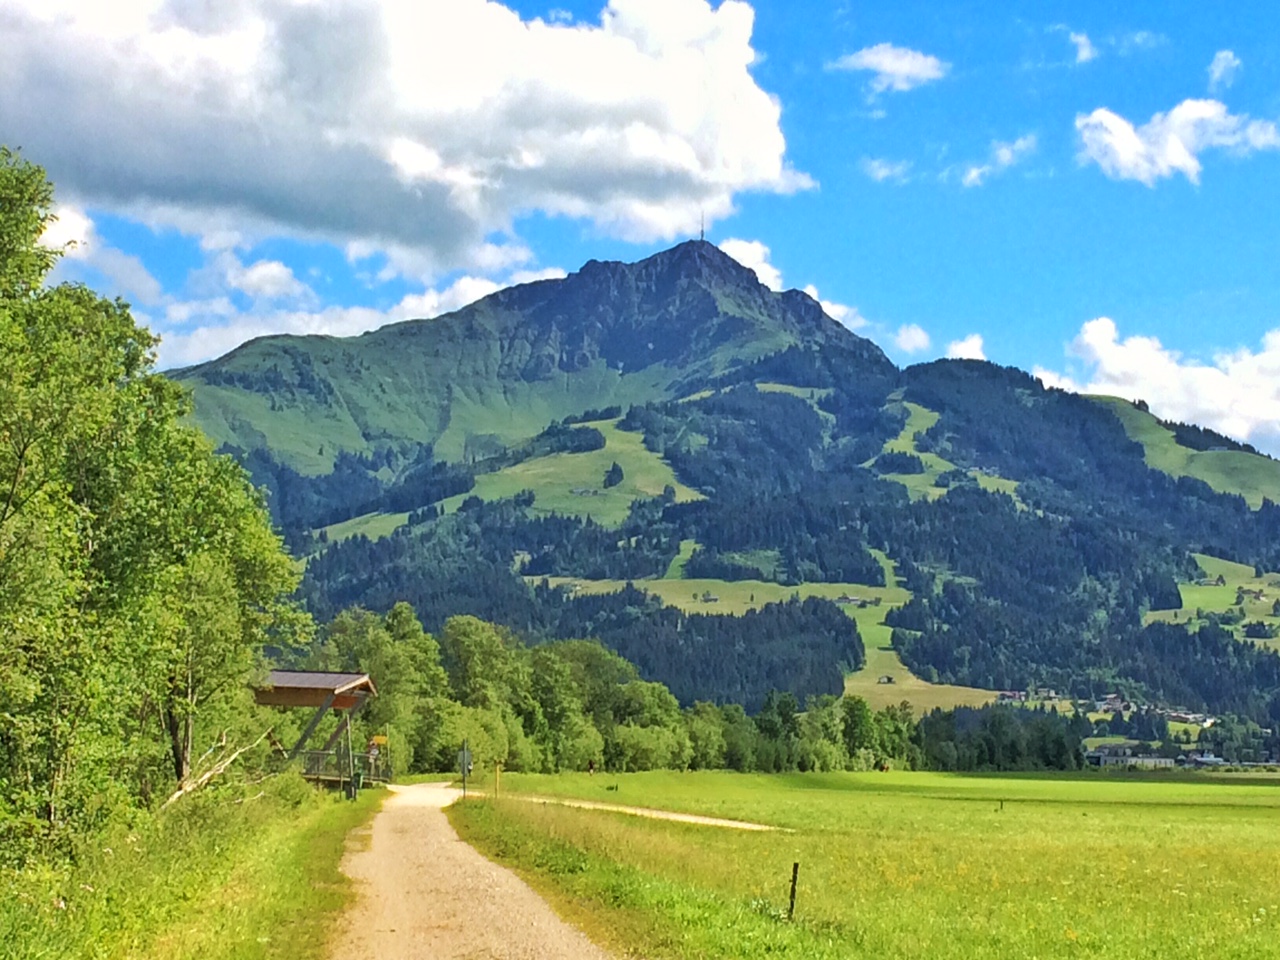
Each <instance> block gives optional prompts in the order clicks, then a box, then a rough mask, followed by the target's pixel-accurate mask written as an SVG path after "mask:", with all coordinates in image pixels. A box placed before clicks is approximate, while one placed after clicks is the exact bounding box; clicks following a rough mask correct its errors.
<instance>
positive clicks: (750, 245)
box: [720, 237, 782, 293]
mask: <svg viewBox="0 0 1280 960" xmlns="http://www.w3.org/2000/svg"><path fill="white" fill-rule="evenodd" d="M720 249H721V250H723V251H724V252H725V253H727V254H728V255H729V256H731V257H733V259H735V260H737V261H738V262H739V263H740V264H742V265H743V266H744V267H746V268H747V269H748V270H754V271H755V274H756V277H757V279H759V281H760V282H761V283H763V284H764V285H765V286H766V287H768V288H769V289H770V290H773V291H774V292H775V293H776V292H777V291H779V290H781V289H782V271H780V270H779V269H778V268H777V267H775V266H774V265H773V264H771V263H770V262H769V248H768V247H766V246H765V245H764V244H763V243H761V242H760V241H759V240H738V239H736V238H732V237H731V238H730V239H728V240H724V241H722V242H721V243H720Z"/></svg>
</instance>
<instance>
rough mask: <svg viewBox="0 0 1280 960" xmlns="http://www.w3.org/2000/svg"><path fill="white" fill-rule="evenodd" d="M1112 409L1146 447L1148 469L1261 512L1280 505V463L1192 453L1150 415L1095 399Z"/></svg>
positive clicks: (1227, 452)
mask: <svg viewBox="0 0 1280 960" xmlns="http://www.w3.org/2000/svg"><path fill="white" fill-rule="evenodd" d="M1093 399H1094V400H1096V401H1097V402H1098V403H1101V404H1104V405H1105V406H1107V407H1108V408H1109V409H1111V410H1112V411H1113V412H1114V413H1115V415H1116V416H1117V417H1118V418H1119V420H1120V422H1121V423H1122V424H1123V425H1124V429H1125V432H1126V433H1127V434H1128V435H1129V439H1131V440H1136V441H1137V442H1138V443H1140V444H1142V448H1143V451H1144V453H1145V459H1146V461H1147V466H1149V467H1152V468H1153V469H1156V470H1160V471H1163V472H1164V473H1167V474H1169V475H1170V476H1173V477H1195V478H1196V479H1199V480H1203V481H1204V482H1205V483H1207V484H1208V485H1209V486H1210V487H1212V488H1213V489H1214V490H1216V491H1218V492H1219V493H1232V494H1239V495H1240V496H1242V497H1244V498H1245V500H1246V501H1247V502H1248V504H1249V506H1251V507H1253V508H1254V509H1255V510H1257V509H1258V508H1259V507H1260V506H1262V500H1263V498H1264V497H1265V498H1267V499H1269V500H1271V501H1272V502H1273V503H1278V502H1280V463H1278V462H1276V461H1275V460H1269V459H1267V458H1266V457H1261V456H1257V455H1256V454H1252V453H1242V452H1240V451H1238V450H1192V449H1190V448H1188V447H1184V446H1181V445H1180V444H1179V443H1178V442H1177V440H1176V439H1175V438H1174V435H1173V431H1171V430H1170V429H1169V428H1168V427H1165V426H1162V425H1161V423H1160V421H1159V420H1158V419H1156V418H1155V417H1154V416H1152V415H1151V414H1150V413H1147V412H1146V411H1143V410H1139V409H1138V408H1137V407H1135V406H1134V405H1133V404H1132V403H1130V402H1129V401H1128V400H1122V399H1120V398H1119V397H1094V398H1093Z"/></svg>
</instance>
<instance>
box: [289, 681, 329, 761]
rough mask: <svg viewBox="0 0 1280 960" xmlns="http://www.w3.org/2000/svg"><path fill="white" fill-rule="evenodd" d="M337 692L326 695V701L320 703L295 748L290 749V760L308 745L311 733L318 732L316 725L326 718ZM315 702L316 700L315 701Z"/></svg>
mask: <svg viewBox="0 0 1280 960" xmlns="http://www.w3.org/2000/svg"><path fill="white" fill-rule="evenodd" d="M337 696H338V695H337V693H331V694H329V696H327V697H325V701H324V703H322V704H320V706H319V708H318V709H317V710H316V714H315V716H314V717H312V718H311V722H310V723H308V724H307V729H305V730H303V731H302V736H300V737H299V738H298V742H297V743H295V744H294V745H293V749H292V750H290V751H289V756H288V757H287V758H286V761H288V760H294V759H296V758H297V756H298V754H300V753H301V752H302V748H303V747H305V746H306V745H307V741H308V740H310V739H311V735H312V734H313V733H315V732H316V727H318V726H320V721H321V720H323V719H324V715H325V714H326V713H328V712H329V708H330V707H332V706H333V701H334V700H335V699H336V698H337ZM313 702H314V701H313Z"/></svg>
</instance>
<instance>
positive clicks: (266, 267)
mask: <svg viewBox="0 0 1280 960" xmlns="http://www.w3.org/2000/svg"><path fill="white" fill-rule="evenodd" d="M227 282H228V283H229V284H230V285H231V286H232V287H234V288H235V289H237V290H239V291H241V292H242V293H247V294H248V295H249V296H251V297H253V298H254V299H258V300H281V299H291V298H295V297H301V296H303V295H305V294H307V293H309V292H310V290H309V288H308V287H307V285H306V284H305V283H303V282H302V281H301V280H299V279H298V278H297V277H295V276H294V275H293V271H292V270H291V269H290V268H289V267H288V266H286V265H285V264H283V263H281V262H280V261H279V260H259V261H257V262H256V263H251V264H249V265H248V266H244V265H243V264H241V263H240V262H239V261H236V263H235V264H234V265H232V266H231V267H230V269H229V270H228V272H227Z"/></svg>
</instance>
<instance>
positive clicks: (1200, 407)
mask: <svg viewBox="0 0 1280 960" xmlns="http://www.w3.org/2000/svg"><path fill="white" fill-rule="evenodd" d="M1067 351H1068V354H1069V355H1070V356H1071V357H1072V358H1074V359H1075V360H1077V361H1079V362H1080V363H1081V364H1083V366H1084V368H1085V372H1084V373H1083V374H1082V375H1078V376H1075V377H1072V376H1068V375H1066V374H1064V373H1061V372H1055V371H1052V370H1048V369H1045V368H1041V367H1037V368H1035V371H1034V372H1035V375H1036V376H1038V377H1040V379H1041V380H1043V381H1044V382H1045V384H1046V385H1048V386H1056V387H1061V388H1062V389H1065V390H1074V391H1076V392H1079V393H1094V394H1105V395H1110V396H1118V397H1123V398H1124V399H1127V400H1145V401H1147V403H1148V404H1149V405H1150V407H1151V412H1152V413H1154V414H1156V415H1157V416H1159V417H1161V418H1162V419H1165V420H1181V421H1184V422H1189V423H1198V424H1201V425H1203V426H1206V427H1210V428H1212V429H1214V430H1217V431H1218V432H1220V433H1224V434H1226V435H1228V436H1232V437H1235V438H1237V439H1239V440H1245V441H1249V442H1252V443H1254V444H1255V445H1256V446H1258V447H1259V448H1262V449H1266V450H1268V451H1269V452H1271V453H1273V454H1280V330H1272V331H1270V332H1269V333H1267V334H1266V336H1264V337H1263V339H1262V343H1261V346H1260V348H1259V349H1257V350H1251V349H1248V348H1244V347H1241V348H1239V349H1236V350H1232V351H1225V352H1222V353H1219V354H1217V355H1216V356H1214V357H1213V360H1212V362H1211V363H1203V362H1200V361H1197V360H1194V359H1188V358H1186V357H1183V356H1182V355H1181V354H1179V353H1178V352H1177V351H1175V350H1170V349H1168V348H1167V347H1165V346H1164V345H1163V344H1162V343H1161V342H1160V341H1159V340H1158V339H1156V338H1155V337H1144V336H1129V337H1124V338H1121V336H1120V332H1119V330H1118V328H1117V327H1116V324H1115V322H1114V321H1113V320H1111V319H1110V318H1108V317H1099V318H1098V319H1096V320H1090V321H1089V322H1088V323H1085V324H1084V325H1083V326H1082V327H1081V328H1080V333H1079V335H1078V336H1076V338H1075V339H1074V340H1072V342H1071V343H1070V344H1069V345H1068V348H1067Z"/></svg>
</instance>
